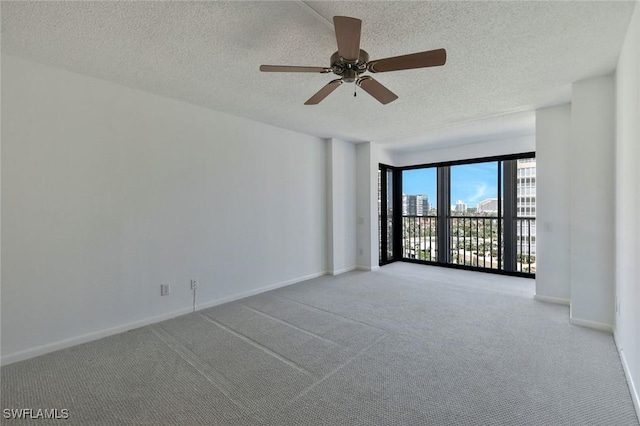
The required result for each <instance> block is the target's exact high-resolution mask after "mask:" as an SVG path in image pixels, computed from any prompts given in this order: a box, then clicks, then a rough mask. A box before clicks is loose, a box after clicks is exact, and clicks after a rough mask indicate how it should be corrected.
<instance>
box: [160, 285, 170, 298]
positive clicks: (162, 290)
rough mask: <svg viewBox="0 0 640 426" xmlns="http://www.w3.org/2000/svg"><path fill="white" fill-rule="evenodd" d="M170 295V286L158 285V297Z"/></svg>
mask: <svg viewBox="0 0 640 426" xmlns="http://www.w3.org/2000/svg"><path fill="white" fill-rule="evenodd" d="M170 294H171V284H160V296H168V295H170Z"/></svg>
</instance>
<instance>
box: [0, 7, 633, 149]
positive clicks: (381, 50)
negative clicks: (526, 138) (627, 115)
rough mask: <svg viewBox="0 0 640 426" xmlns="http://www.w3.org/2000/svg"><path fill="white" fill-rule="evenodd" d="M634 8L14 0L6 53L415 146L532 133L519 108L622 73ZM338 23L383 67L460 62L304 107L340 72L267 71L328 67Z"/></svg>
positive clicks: (335, 133) (324, 130)
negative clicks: (429, 57)
mask: <svg viewBox="0 0 640 426" xmlns="http://www.w3.org/2000/svg"><path fill="white" fill-rule="evenodd" d="M634 4H635V3H634V2H611V1H605V2H591V1H589V2H559V1H552V2H544V1H542V2H541V1H535V2H524V1H509V2H482V1H473V2H452V1H433V2H427V1H423V2H400V1H397V2H329V1H320V2H316V1H307V2H304V3H303V2H298V1H290V2H268V1H259V2H248V1H233V2H143V1H136V2H127V1H125V2H5V1H3V2H2V50H3V53H8V54H12V55H16V56H21V57H24V58H27V59H31V60H34V61H37V62H42V63H45V64H49V65H52V66H56V67H60V68H64V69H67V70H70V71H74V72H78V73H81V74H85V75H88V76H93V77H97V78H101V79H105V80H109V81H113V82H117V83H121V84H123V85H126V86H129V87H133V88H138V89H142V90H145V91H148V92H152V93H156V94H159V95H163V96H167V97H170V98H175V99H180V100H183V101H186V102H189V103H193V104H197V105H201V106H204V107H207V108H211V109H214V110H218V111H223V112H227V113H230V114H234V115H238V116H242V117H247V118H250V119H253V120H257V121H260V122H264V123H269V124H272V125H275V126H279V127H284V128H289V129H293V130H298V131H302V132H305V133H309V134H313V135H317V136H321V137H336V138H341V139H344V140H349V141H356V142H357V141H375V142H379V143H382V144H383V145H384V146H386V147H388V148H392V149H402V150H405V149H415V148H416V146H418V145H422V146H424V145H425V144H426V145H428V144H439V145H442V142H443V140H446V141H449V142H450V143H452V144H453V143H455V142H456V140H461V139H464V138H467V137H469V136H470V135H472V134H478V133H483V132H484V134H493V133H492V132H497V131H500V126H504V128H506V129H507V133H509V132H511V133H512V134H519V133H526V132H527V131H531V129H532V125H533V119H532V115H531V114H530V113H529V114H527V113H520V112H522V111H531V110H532V109H535V108H537V107H541V106H547V105H552V104H556V103H560V102H565V101H568V100H569V99H570V84H571V82H574V81H577V80H580V79H583V78H587V77H591V76H597V75H603V74H606V73H608V72H611V71H613V70H614V68H615V64H616V62H617V57H618V54H619V52H620V48H621V45H622V41H623V38H624V35H625V33H626V29H627V26H628V24H629V20H630V17H631V14H632V11H633V7H634ZM334 15H344V16H351V17H356V18H359V19H362V20H363V24H362V37H361V48H363V49H365V50H366V51H367V52H368V53H369V55H370V57H371V59H378V58H384V57H388V56H396V55H400V54H407V53H414V52H418V51H424V50H431V49H437V48H441V47H444V48H446V49H447V64H446V65H445V66H444V67H438V68H428V69H419V70H407V71H398V72H391V73H381V74H376V75H375V78H376V79H377V80H379V81H380V82H381V83H383V84H384V85H386V86H387V87H388V88H389V89H391V90H392V91H393V92H395V93H396V94H397V95H398V96H399V99H398V100H397V101H395V102H392V103H390V104H389V105H386V106H383V105H381V104H379V103H378V102H377V101H376V100H375V99H373V98H372V97H370V96H369V95H367V94H366V93H365V92H362V91H359V93H358V96H357V97H355V98H354V97H353V88H354V86H353V85H346V84H345V85H343V86H341V87H340V88H339V89H338V90H336V91H335V92H334V93H333V94H331V95H330V96H329V97H328V98H327V99H325V100H324V101H323V102H322V103H321V104H320V105H317V106H305V105H303V103H304V102H305V101H306V100H307V99H308V98H309V97H310V96H311V95H312V94H314V93H315V92H316V91H318V90H319V89H320V88H321V87H322V86H323V85H324V84H326V83H327V82H328V81H330V80H332V79H333V78H335V76H334V75H333V74H298V73H296V74H281V73H261V72H259V71H258V67H259V65H261V64H275V65H311V66H328V65H329V57H330V56H331V54H332V53H333V52H334V51H336V50H337V48H336V42H335V36H334V33H333V30H332V28H331V25H330V22H331V19H332V17H333V16H334ZM512 113H517V114H512ZM486 117H489V118H490V119H489V121H487V123H489V124H488V125H487V126H488V129H489V130H488V131H487V130H486V129H484V127H483V124H482V123H484V120H483V119H484V118H486ZM511 118H513V120H511ZM467 123H470V124H467ZM496 123H498V126H497V127H496ZM483 129H484V130H483Z"/></svg>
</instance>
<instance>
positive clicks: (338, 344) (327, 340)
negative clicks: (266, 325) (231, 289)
mask: <svg viewBox="0 0 640 426" xmlns="http://www.w3.org/2000/svg"><path fill="white" fill-rule="evenodd" d="M238 304H239V305H242V306H244V307H245V308H247V309H251V310H252V311H255V312H257V313H258V314H260V315H263V316H265V317H267V318H270V319H273V320H274V321H277V322H279V323H282V324H285V325H287V326H289V327H291V328H293V329H295V330H298V331H300V332H302V333H305V334H307V335H309V336H313V337H315V338H317V339H320V340H323V341H326V342H329V343H331V344H332V345H335V346H339V347H344V346H343V345H341V344H340V343H337V342H334V341H333V340H331V339H327V338H326V337H322V336H319V335H317V334H315V333H313V332H311V331H308V330H305V329H303V328H300V327H298V326H296V325H293V324H291V323H289V322H287V321H285V320H282V319H280V318H276V317H273V316H271V315H269V314H268V313H266V312H262V311H261V310H259V309H256V308H253V307H251V306H247V305H245V304H243V303H238Z"/></svg>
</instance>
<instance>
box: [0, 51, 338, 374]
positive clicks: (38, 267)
mask: <svg viewBox="0 0 640 426" xmlns="http://www.w3.org/2000/svg"><path fill="white" fill-rule="evenodd" d="M2 91H3V93H2V113H3V117H2V119H3V123H2V124H3V126H2V150H3V153H2V221H3V222H2V264H3V266H4V267H3V269H2V309H1V313H2V360H3V362H4V363H7V362H11V361H15V360H18V359H21V358H25V357H28V356H32V355H36V354H38V353H44V352H47V351H50V350H54V349H57V348H60V347H64V346H69V345H71V344H75V343H78V342H81V341H85V340H90V339H92V338H97V337H100V336H102V335H105V334H109V333H113V332H117V331H120V330H122V329H126V328H127V327H132V326H135V325H141V324H144V323H147V322H150V321H153V320H158V319H161V318H165V317H167V316H170V315H173V314H179V313H185V312H188V311H189V310H191V309H192V293H191V290H190V288H189V279H190V278H192V277H198V278H199V279H200V290H199V291H198V301H199V304H200V306H202V305H203V304H207V303H217V302H219V301H222V300H226V299H231V298H236V297H239V296H241V295H245V294H250V293H255V292H259V291H261V290H264V289H267V288H269V287H271V286H278V285H283V284H286V283H291V282H295V281H298V280H301V279H303V278H307V277H313V276H317V275H320V274H323V273H325V272H326V265H327V258H326V253H327V249H326V222H327V217H326V176H325V172H326V147H325V144H326V143H325V141H323V140H321V139H318V138H315V137H311V136H307V135H303V134H300V133H295V132H291V131H286V130H282V129H279V128H275V127H271V126H267V125H263V124H259V123H256V122H252V121H249V120H245V119H241V118H237V117H233V116H230V115H226V114H221V113H217V112H213V111H210V110H206V109H203V108H199V107H196V106H192V105H189V104H185V103H182V102H178V101H174V100H170V99H166V98H162V97H159V96H155V95H152V94H148V93H144V92H141V91H138V90H133V89H129V88H126V87H123V86H119V85H116V84H111V83H108V82H105V81H101V80H97V79H93V78H88V77H84V76H81V75H78V74H74V73H70V72H67V71H63V70H59V69H55V68H50V67H47V66H43V65H39V64H35V63H32V62H28V61H24V60H22V59H18V58H15V57H7V56H3V58H2ZM167 282H170V283H171V285H172V294H171V295H170V296H166V297H161V296H160V284H161V283H167Z"/></svg>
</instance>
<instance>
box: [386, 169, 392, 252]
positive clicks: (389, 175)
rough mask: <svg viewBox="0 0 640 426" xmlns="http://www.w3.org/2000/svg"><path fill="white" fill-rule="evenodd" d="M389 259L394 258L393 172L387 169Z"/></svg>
mask: <svg viewBox="0 0 640 426" xmlns="http://www.w3.org/2000/svg"><path fill="white" fill-rule="evenodd" d="M387 259H388V260H391V259H393V172H392V171H391V170H387Z"/></svg>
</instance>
